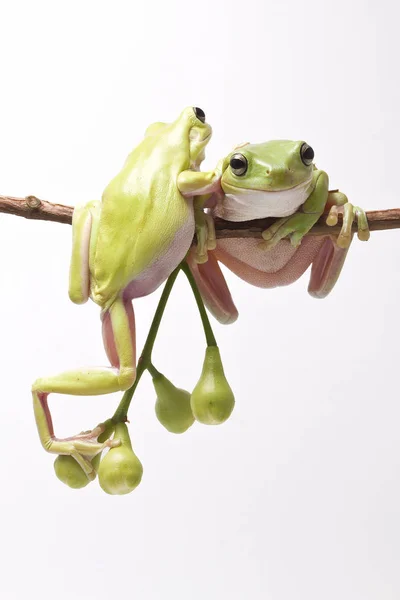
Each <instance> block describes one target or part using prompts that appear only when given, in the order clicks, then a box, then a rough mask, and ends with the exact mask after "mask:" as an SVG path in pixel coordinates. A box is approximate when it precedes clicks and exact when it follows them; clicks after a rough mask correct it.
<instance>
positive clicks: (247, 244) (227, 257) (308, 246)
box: [215, 236, 324, 288]
mask: <svg viewBox="0 0 400 600" xmlns="http://www.w3.org/2000/svg"><path fill="white" fill-rule="evenodd" d="M323 241H324V238H320V237H317V236H309V237H308V238H305V239H304V240H303V241H302V243H301V245H300V246H299V247H298V248H294V247H293V246H292V245H291V244H290V242H289V241H288V240H282V241H281V242H279V244H277V246H275V248H272V249H271V250H268V251H265V250H264V249H263V248H260V247H259V244H260V240H257V239H253V238H250V239H248V238H243V239H226V240H225V239H221V240H218V246H217V250H216V251H215V253H216V256H217V258H218V260H219V261H221V262H222V263H223V264H224V265H226V266H227V267H228V268H229V269H230V270H231V271H233V272H234V273H235V274H236V275H237V276H238V277H240V278H241V279H243V280H244V281H247V283H251V284H252V285H255V286H257V287H263V288H273V287H278V286H283V285H289V284H290V283H293V282H294V281H296V280H297V279H298V278H299V277H301V275H303V273H304V272H305V271H306V270H307V269H308V267H309V266H310V265H311V263H312V262H313V260H314V258H315V257H316V255H317V254H318V251H319V250H320V248H321V246H322V244H323ZM238 257H240V258H238Z"/></svg>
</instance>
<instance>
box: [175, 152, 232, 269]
mask: <svg viewBox="0 0 400 600" xmlns="http://www.w3.org/2000/svg"><path fill="white" fill-rule="evenodd" d="M221 174H222V161H221V160H220V161H219V163H218V165H217V167H216V168H215V169H214V170H213V171H207V172H202V171H183V172H182V173H180V175H179V177H178V188H179V191H180V192H181V194H182V195H183V196H186V197H193V196H194V201H193V206H194V218H195V227H196V238H197V248H196V254H195V260H196V262H197V263H199V264H202V263H205V262H207V259H208V254H207V251H208V250H214V249H215V247H216V245H217V239H216V235H215V227H214V219H213V218H212V216H211V215H210V214H209V213H206V212H204V206H205V204H206V202H207V201H208V200H209V199H210V197H211V195H212V194H213V193H219V192H220V191H221V188H220V181H221Z"/></svg>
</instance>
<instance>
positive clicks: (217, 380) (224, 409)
mask: <svg viewBox="0 0 400 600" xmlns="http://www.w3.org/2000/svg"><path fill="white" fill-rule="evenodd" d="M190 403H191V407H192V411H193V414H194V416H195V418H196V419H197V421H200V423H204V424H205V425H219V424H220V423H223V422H224V421H226V420H227V419H228V418H229V416H230V414H231V412H232V411H233V407H234V405H235V397H234V395H233V392H232V390H231V388H230V386H229V383H228V382H227V380H226V377H225V373H224V368H223V366H222V361H221V356H220V354H219V349H218V347H217V346H208V348H207V350H206V356H205V359H204V363H203V370H202V373H201V376H200V379H199V381H198V383H197V385H196V387H195V388H194V390H193V393H192V397H191V401H190Z"/></svg>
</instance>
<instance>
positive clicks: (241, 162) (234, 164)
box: [229, 154, 247, 175]
mask: <svg viewBox="0 0 400 600" xmlns="http://www.w3.org/2000/svg"><path fill="white" fill-rule="evenodd" d="M229 165H230V167H231V170H232V173H233V174H234V175H244V174H245V173H246V171H247V158H246V157H245V156H243V154H232V156H231V160H230V161H229Z"/></svg>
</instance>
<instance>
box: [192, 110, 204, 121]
mask: <svg viewBox="0 0 400 600" xmlns="http://www.w3.org/2000/svg"><path fill="white" fill-rule="evenodd" d="M193 111H194V114H195V115H196V117H197V118H198V120H199V121H201V122H202V123H205V122H206V113H205V112H204V110H202V109H201V108H199V107H198V106H194V107H193Z"/></svg>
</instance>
